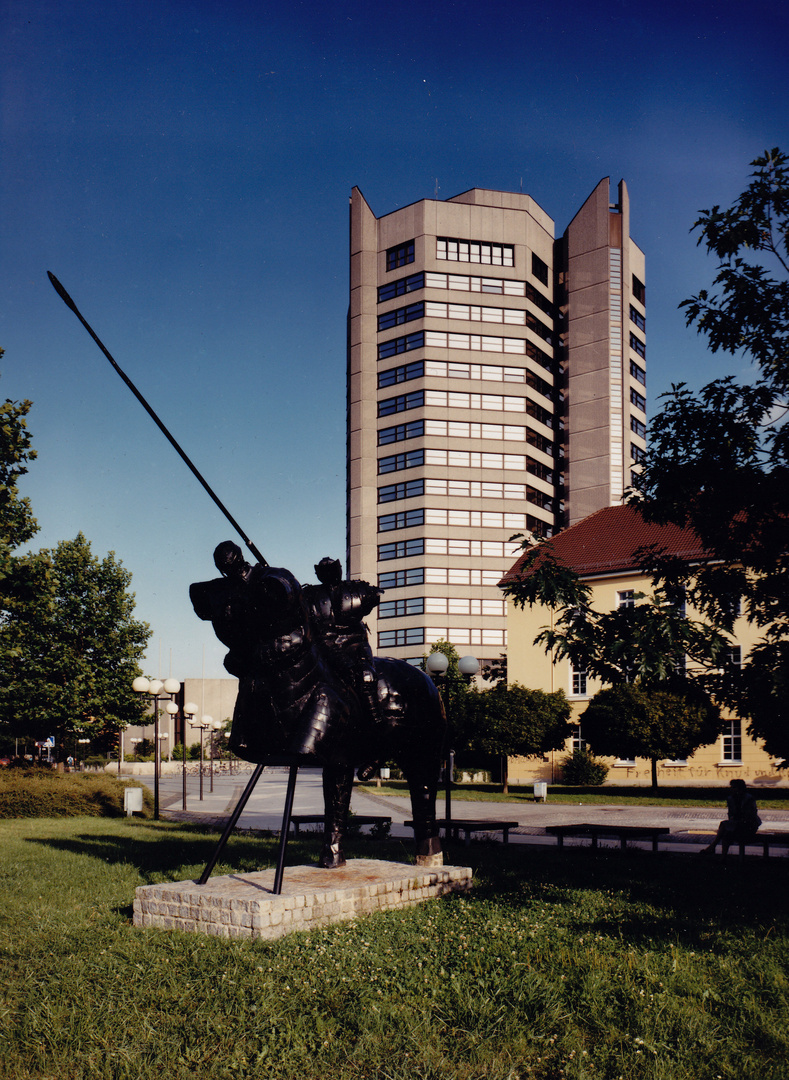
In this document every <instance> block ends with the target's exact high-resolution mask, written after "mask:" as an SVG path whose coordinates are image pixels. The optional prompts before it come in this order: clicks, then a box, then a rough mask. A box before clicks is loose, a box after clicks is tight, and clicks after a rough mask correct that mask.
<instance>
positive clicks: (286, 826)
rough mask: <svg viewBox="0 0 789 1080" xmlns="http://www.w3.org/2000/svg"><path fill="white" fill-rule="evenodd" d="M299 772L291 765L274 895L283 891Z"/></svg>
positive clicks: (295, 766) (296, 767)
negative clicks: (291, 816)
mask: <svg viewBox="0 0 789 1080" xmlns="http://www.w3.org/2000/svg"><path fill="white" fill-rule="evenodd" d="M298 774H299V767H298V765H291V767H290V775H289V776H288V790H287V794H286V795H285V812H284V813H283V815H282V832H281V833H280V837H279V854H278V856H277V871H276V873H275V874H274V895H275V896H279V894H280V893H281V892H282V874H283V872H284V870H285V851H286V849H287V846H288V833H289V832H290V815H291V813H292V811H293V796H294V794H295V792H296V777H297V776H298Z"/></svg>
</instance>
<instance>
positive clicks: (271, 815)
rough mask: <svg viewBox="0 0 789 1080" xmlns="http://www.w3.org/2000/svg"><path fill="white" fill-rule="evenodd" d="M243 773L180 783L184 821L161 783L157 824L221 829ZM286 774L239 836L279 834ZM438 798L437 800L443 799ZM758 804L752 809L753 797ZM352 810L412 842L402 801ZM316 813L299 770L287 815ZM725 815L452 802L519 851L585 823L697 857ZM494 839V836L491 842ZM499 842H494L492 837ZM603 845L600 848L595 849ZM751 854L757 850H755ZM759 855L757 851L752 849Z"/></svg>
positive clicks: (317, 786) (169, 787) (774, 816)
mask: <svg viewBox="0 0 789 1080" xmlns="http://www.w3.org/2000/svg"><path fill="white" fill-rule="evenodd" d="M246 769H247V771H245V772H242V773H235V774H233V775H230V776H229V775H226V774H221V775H216V776H214V779H213V792H212V791H211V790H210V788H211V781H210V779H209V776H208V775H205V776H204V778H203V799H202V800H201V799H200V798H199V777H198V776H196V775H189V776H187V798H186V806H187V811H186V814H184V812H183V794H182V791H183V783H182V778H181V777H180V776H177V775H176V776H164V777H162V778H161V780H160V786H159V802H160V808H161V814H162V818H163V819H164V820H167V819H170V820H178V819H183V818H184V817H186V818H188V819H189V820H205V821H206V822H211V823H212V824H217V825H221V824H222V823H223V822H224V821H226V820H227V817H228V815H229V814H230V813H231V812H232V810H233V809H234V807H235V806H236V804H237V802H238V800H239V798H240V796H241V794H242V793H243V791H244V789H245V787H246V785H247V782H248V780H249V778H250V774H251V767H246ZM287 775H288V774H287V770H286V769H282V768H270V769H269V768H267V769H264V771H263V774H262V775H261V777H260V779H259V780H258V783H257V784H256V785H255V788H254V790H253V792H252V794H251V796H250V798H249V801H248V803H247V805H246V807H245V809H244V812H243V813H242V815H241V818H240V819H239V822H238V825H237V828H238V829H256V830H257V829H261V830H262V829H267V830H272V831H278V830H279V829H280V827H281V825H282V812H283V806H284V801H285V789H286V784H287ZM140 779H141V780H142V781H143V783H146V784H148V786H152V778H149V777H140ZM442 794H443V793H440V795H442ZM756 794H757V801H758V792H757V793H756ZM351 809H352V810H353V812H354V813H356V814H359V815H368V814H384V815H387V816H389V817H391V819H392V829H391V835H392V836H396V837H411V836H413V833H412V830H411V829H408V828H405V826H404V825H403V822H405V821H407V820H409V819H410V818H411V804H410V801H409V799H407V798H399V797H397V796H383V795H377V794H375V793H374V790H373V791H371V790H370V789H369V788H365V789H364V790H362V789H361V788H359V787H356V788H355V789H354V792H353V798H352V800H351ZM436 809H437V813H438V816H439V817H442V816H443V815H444V800H443V798H442V797H439V800H438V803H437V808H436ZM322 812H323V792H322V787H321V773H320V770H318V769H301V770H300V771H299V776H298V782H297V784H296V794H295V799H294V805H293V813H294V814H310V815H312V814H321V813H322ZM725 813H726V811H725V807H723V806H721V808H720V810H717V809H714V808H690V807H689V808H682V807H654V806H611V805H604V806H592V805H589V804H585V805H581V804H579V805H578V806H574V805H572V804H567V803H551V802H550V797H549V799H548V801H547V802H545V803H535V802H529V801H525V800H522V799H521V800H519V801H517V802H481V803H480V802H461V801H460V800H458V799H454V800H453V801H452V818H453V820H461V819H467V820H475V821H494V820H500V821H517V822H518V827H517V828H516V829H513V830H511V832H510V842H511V843H520V844H537V845H542V844H549V845H554V844H555V843H556V840H555V838H554V837H552V836H549V835H547V834H546V833H545V827H546V826H547V825H559V824H569V823H576V822H585V823H592V824H606V823H612V824H613V823H616V824H617V825H660V826H666V827H667V828H669V829H670V832H671V835H670V837H669V838H667V841H666V842H661V850H672V849H674V850H678V851H686V852H687V851H689V850H694V849H695V850H698V849H700V848H701V847H702V846H703V845H705V844H707V843H709V841H710V839H711V836H712V834H714V833H715V831H716V829H717V827H718V823H719V822H720V821H721V820H722V818H723V817H725ZM759 813H760V816H761V818H762V821H763V823H764V825H765V827H767V828H769V829H770V830H771V831H784V830H785V831H786V832H787V833H789V811H787V810H773V809H761V808H760V810H759ZM494 835H495V834H494ZM499 835H500V834H499ZM565 842H566V843H568V844H571V843H574V842H577V843H587V841H572V840H567V841H565ZM601 843H604V841H601ZM754 850H756V849H754ZM759 850H760V849H759ZM775 855H776V856H777V857H781V856H784V857H785V856H786V851H785V849H777V850H776V851H775Z"/></svg>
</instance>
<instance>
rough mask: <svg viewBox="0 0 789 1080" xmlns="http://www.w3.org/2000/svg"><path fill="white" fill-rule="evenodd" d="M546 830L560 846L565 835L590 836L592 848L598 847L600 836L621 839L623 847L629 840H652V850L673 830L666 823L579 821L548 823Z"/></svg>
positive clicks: (562, 845) (562, 844)
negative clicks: (574, 822) (595, 822)
mask: <svg viewBox="0 0 789 1080" xmlns="http://www.w3.org/2000/svg"><path fill="white" fill-rule="evenodd" d="M545 831H546V832H547V833H550V834H551V835H552V836H555V837H556V839H557V841H558V845H559V847H564V838H565V836H577V837H590V838H591V841H592V848H593V849H594V850H596V849H597V846H598V845H597V841H598V840H599V839H600V837H601V836H602V837H605V838H611V839H614V840H619V842H620V844H621V846H622V848H623V849H624V848H626V847H627V841H628V840H651V841H652V850H653V852H654V851H657V849H658V840H659V839H660V837H661V836H666V835H667V834H668V833H669V832H670V831H671V830H670V829H669V828H668V827H667V826H664V825H590V824H586V823H579V824H575V825H546V826H545Z"/></svg>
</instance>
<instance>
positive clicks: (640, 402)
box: [630, 388, 647, 413]
mask: <svg viewBox="0 0 789 1080" xmlns="http://www.w3.org/2000/svg"><path fill="white" fill-rule="evenodd" d="M630 404H631V405H635V407H636V408H637V409H640V410H641V412H642V413H646V411H647V399H646V398H645V397H643V396H642V395H641V394H639V392H638V391H637V390H633V389H632V388H631V390H630Z"/></svg>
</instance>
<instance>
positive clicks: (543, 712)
mask: <svg viewBox="0 0 789 1080" xmlns="http://www.w3.org/2000/svg"><path fill="white" fill-rule="evenodd" d="M464 710H465V717H464V720H465V723H464V727H465V731H466V737H467V739H468V744H469V748H470V749H472V750H481V751H482V752H483V753H486V754H498V755H499V756H500V758H501V776H502V785H503V791H504V793H505V794H506V793H507V790H508V775H507V762H508V758H509V757H511V756H516V755H517V756H519V757H531V756H533V755H535V754H543V753H544V752H545V751H546V750H560V749H561V748H562V747H563V746H564V744H565V742H566V740H567V739H568V738H569V736H570V733H571V731H572V726H571V725H570V722H569V721H570V703H569V702H568V700H567V698H566V697H565V694H564V692H563V691H562V690H557V691H555V692H554V693H550V694H549V693H545V692H544V691H542V690H528V689H526V687H524V686H520V685H519V684H518V683H514V684H513V685H512V686H506V685H504V684H502V683H499V684H497V685H496V686H494V687H492V688H491V689H489V690H481V691H479V690H470V691H469V692H468V694H467V695H466V698H465V701H464Z"/></svg>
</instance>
